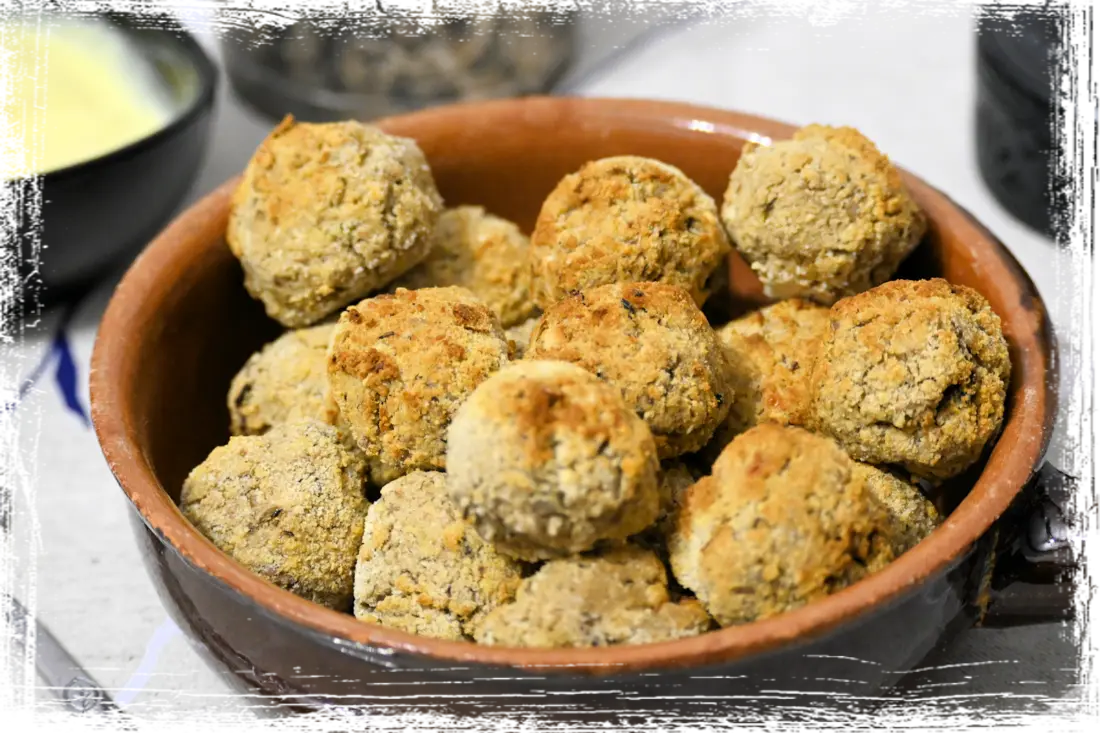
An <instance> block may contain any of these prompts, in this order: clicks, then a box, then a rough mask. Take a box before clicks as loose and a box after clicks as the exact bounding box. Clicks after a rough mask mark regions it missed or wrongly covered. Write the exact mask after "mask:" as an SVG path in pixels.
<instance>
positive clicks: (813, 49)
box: [21, 10, 1076, 713]
mask: <svg viewBox="0 0 1100 733" xmlns="http://www.w3.org/2000/svg"><path fill="white" fill-rule="evenodd" d="M638 27H639V26H638V25H635V26H632V27H630V28H629V32H635V31H636V30H637V29H638ZM605 32H607V31H601V32H599V33H596V34H589V36H590V38H591V37H593V36H595V38H596V39H597V41H592V42H590V43H593V45H591V46H589V47H588V49H587V51H586V53H589V54H591V53H593V52H595V50H596V49H597V48H600V49H606V47H607V46H608V45H609V42H608V41H607V40H606V36H604V35H603V34H604V33H605ZM620 35H621V34H620ZM601 38H603V43H602V45H600V46H598V47H597V46H596V45H594V44H595V43H596V42H598V40H599V39H601ZM222 91H223V96H222V99H221V106H220V109H219V112H218V120H217V123H216V128H215V133H214V139H213V141H212V146H211V149H210V151H209V154H208V159H207V163H206V167H205V169H204V172H203V174H202V177H201V179H200V181H199V183H198V185H197V187H196V194H198V193H203V192H205V191H207V190H209V189H210V188H212V187H213V186H215V185H217V184H219V183H221V182H222V181H223V180H224V179H226V178H227V177H229V176H230V175H232V174H234V173H236V172H237V171H239V170H240V169H241V168H242V167H243V165H244V163H245V161H246V160H247V159H248V157H249V155H251V153H252V151H253V149H254V148H255V146H256V144H257V143H258V142H259V140H260V139H261V138H262V137H263V135H264V133H265V132H266V130H267V129H268V127H269V124H268V123H267V122H266V121H262V120H258V119H256V118H254V117H252V116H251V115H250V114H249V113H247V112H245V111H243V110H242V109H241V108H240V107H239V106H238V105H236V104H234V103H233V102H232V101H231V100H230V99H228V98H227V97H226V96H225V92H226V88H225V86H223V90H222ZM579 91H581V92H582V93H584V94H589V95H600V96H629V97H649V98H662V99H676V100H684V101H691V102H697V103H702V104H709V105H713V106H719V107H727V108H735V109H741V110H745V111H749V112H754V113H759V114H763V115H767V116H771V117H776V118H779V119H784V120H788V121H791V122H798V123H805V122H810V121H821V122H830V123H841V124H852V125H855V126H857V127H859V128H861V129H862V130H864V131H865V132H866V133H867V134H868V135H869V136H870V137H871V138H872V139H874V140H875V141H876V142H877V143H879V145H880V146H881V147H882V148H883V149H884V150H885V151H886V152H887V153H888V154H889V155H890V156H891V157H892V158H894V159H895V160H897V161H898V162H899V163H900V164H901V165H903V166H905V167H907V168H909V169H911V170H912V171H914V172H915V173H917V174H919V175H921V176H922V177H924V178H925V179H927V180H928V181H929V182H930V183H932V184H933V185H935V186H937V187H939V188H940V189H942V190H944V191H945V192H946V193H947V194H948V195H950V196H952V197H953V198H954V199H956V200H957V201H958V202H959V203H960V204H962V205H963V206H965V207H967V208H969V209H970V211H971V212H973V213H974V214H975V215H976V216H977V218H978V219H980V220H981V221H983V222H984V223H985V224H986V225H987V226H988V227H989V228H990V229H991V230H992V231H993V232H994V233H995V234H997V235H998V236H1000V237H1001V238H1002V239H1003V240H1004V242H1005V243H1006V244H1007V245H1008V247H1009V248H1010V249H1011V250H1012V251H1013V252H1014V253H1015V254H1016V256H1017V257H1018V258H1019V259H1020V261H1021V262H1022V263H1023V265H1024V266H1025V268H1027V269H1028V271H1029V272H1030V274H1031V276H1032V277H1033V279H1034V280H1035V281H1036V283H1037V285H1038V287H1039V289H1040V291H1041V292H1042V294H1043V295H1044V297H1045V299H1046V302H1047V303H1048V304H1049V307H1050V309H1051V311H1052V318H1053V320H1054V322H1055V324H1056V326H1057V325H1058V324H1062V323H1064V318H1065V316H1066V314H1065V313H1063V312H1062V308H1061V307H1060V306H1059V303H1060V302H1061V301H1060V299H1059V297H1058V289H1057V284H1056V274H1055V264H1056V263H1057V261H1058V253H1057V252H1056V251H1055V249H1054V247H1053V246H1052V245H1051V244H1049V243H1047V242H1046V241H1044V240H1043V239H1041V238H1040V237H1038V236H1037V235H1035V234H1032V233H1031V232H1030V231H1028V230H1027V229H1025V228H1024V227H1023V226H1022V225H1020V224H1017V223H1016V222H1015V221H1014V220H1012V219H1011V218H1010V217H1009V216H1008V215H1007V214H1006V213H1005V212H1003V211H1002V210H1001V209H1000V208H999V206H998V205H997V204H996V203H995V202H994V200H993V199H992V197H991V196H990V195H989V194H988V193H987V192H986V191H985V189H984V188H983V186H982V184H981V181H980V179H979V176H978V172H977V169H976V166H975V164H974V153H973V149H972V138H971V109H972V99H973V93H974V59H973V35H972V30H971V21H970V19H969V18H968V17H966V16H965V15H962V14H958V13H955V14H952V13H943V12H941V13H939V14H937V15H930V16H921V15H917V14H915V13H914V12H911V10H910V11H902V12H899V11H893V14H889V13H885V14H877V15H872V16H869V17H865V18H862V19H860V20H844V21H840V22H838V23H836V24H831V25H819V26H815V25H813V24H810V23H808V22H805V21H802V20H799V19H795V18H785V19H784V20H783V22H782V23H779V22H775V21H773V20H764V19H739V20H737V21H736V23H724V22H707V23H703V24H699V25H694V26H691V27H687V28H682V29H679V30H677V31H676V32H672V33H669V34H666V35H663V36H661V37H659V38H658V39H657V40H655V41H654V42H653V43H652V44H651V45H649V46H648V47H647V48H645V49H643V50H641V51H639V52H637V53H635V54H633V55H631V56H629V57H628V58H626V59H625V60H624V61H623V62H622V63H621V64H619V65H617V66H615V67H614V68H611V69H609V70H607V72H606V73H605V74H603V75H602V76H600V77H597V78H593V79H591V80H590V81H589V82H588V83H587V84H586V85H585V86H583V87H581V88H580V90H579ZM112 289H113V288H111V287H105V288H104V289H103V290H102V291H101V292H100V294H99V297H98V298H97V299H94V300H93V301H92V302H89V303H88V304H86V306H85V307H84V308H83V309H82V310H81V312H80V314H78V317H77V319H76V321H75V323H74V324H73V327H72V329H71V336H72V339H73V349H74V356H75V359H76V364H77V367H78V370H79V373H78V379H79V383H80V385H81V390H82V400H83V403H84V404H85V405H86V404H87V387H86V384H87V363H88V357H89V355H90V352H91V346H92V342H93V339H94V332H95V326H96V322H97V319H98V315H99V313H100V312H101V309H102V306H103V305H104V303H105V302H106V298H107V297H109V294H110V292H111V290H112ZM51 319H52V317H51V316H47V318H46V319H45V324H46V325H48V324H49V323H50V322H51ZM45 347H46V344H44V343H31V344H28V348H29V349H30V350H32V351H35V350H39V349H42V348H45ZM25 363H33V359H28V360H27V362H25ZM1064 378H1065V379H1069V378H1071V377H1069V376H1065V377H1064ZM21 409H22V410H24V414H25V416H26V420H28V421H29V423H33V422H34V421H35V420H38V419H40V422H41V428H42V429H41V435H40V437H39V438H38V441H39V442H38V455H39V460H38V488H37V509H38V516H39V520H40V523H41V548H40V554H39V556H38V558H37V573H38V588H39V591H38V607H39V611H40V615H41V618H42V619H43V621H44V622H45V623H46V624H47V625H48V626H49V627H50V628H52V629H53V630H54V631H55V633H56V634H57V635H58V636H59V637H60V639H61V640H62V642H63V643H64V644H65V645H66V646H67V647H68V648H69V649H70V650H71V651H72V652H73V653H74V654H75V655H76V656H77V657H78V658H79V659H80V660H82V661H83V662H84V663H85V664H86V665H87V667H88V669H89V671H91V672H92V673H93V675H95V676H96V677H97V678H98V679H99V681H100V682H101V683H102V684H103V685H104V686H106V687H108V688H109V689H112V691H113V692H114V694H115V695H116V697H119V698H121V699H123V700H128V699H130V698H133V706H132V707H131V710H133V711H135V712H141V711H149V712H151V713H153V712H163V711H165V710H169V709H172V710H178V709H181V708H198V707H201V708H203V709H205V710H210V709H215V708H226V709H239V708H240V707H241V706H242V705H243V704H246V702H247V701H243V700H241V699H240V698H237V697H235V696H233V695H231V694H229V692H228V688H226V687H225V686H224V685H223V683H222V682H221V680H219V679H218V678H217V676H216V675H215V674H214V673H213V672H211V671H209V670H207V669H206V668H205V667H204V666H203V664H202V662H201V661H200V660H199V659H198V657H197V656H196V654H195V653H194V651H193V650H191V649H190V648H189V647H188V645H187V643H186V642H185V641H184V640H183V638H182V637H180V636H178V635H171V634H165V633H164V627H163V626H162V624H163V623H164V622H165V620H166V618H167V617H166V615H165V613H164V611H163V609H162V607H161V605H160V603H159V601H158V599H157V597H156V594H155V592H154V590H153V588H152V586H151V584H150V582H149V581H148V580H147V578H146V576H145V574H144V571H143V570H142V568H141V563H140V559H139V556H138V552H137V548H136V546H135V544H134V541H133V538H132V536H131V531H130V527H129V524H128V522H129V520H128V512H129V509H128V508H127V504H126V502H125V500H124V498H123V496H122V494H121V492H120V491H119V490H118V488H117V486H116V485H115V483H114V481H113V479H112V477H111V475H110V473H109V471H108V470H107V467H106V465H105V463H104V461H103V459H102V456H101V454H100V452H99V449H98V446H97V444H96V443H95V441H94V439H92V437H91V434H90V432H89V431H88V430H87V429H86V428H85V427H84V426H83V425H82V424H81V423H80V422H79V421H78V420H77V419H75V418H74V416H73V414H72V413H70V412H67V411H66V410H65V408H64V405H63V404H62V403H61V400H60V397H59V394H58V392H57V391H56V390H54V389H53V388H52V386H51V385H50V383H49V374H47V377H46V379H44V380H43V382H42V383H41V385H40V387H39V389H38V390H36V391H35V392H34V393H32V395H31V396H30V397H29V398H28V400H27V402H25V403H24V404H23V406H22V407H21ZM29 423H28V424H29ZM27 439H28V440H29V441H33V438H32V437H30V436H28V438H27ZM28 447H29V446H28ZM158 629H161V632H160V633H159V634H158ZM1064 634H1065V630H1064V629H1063V628H1062V627H1059V626H1035V627H1028V628H1023V629H1016V630H1011V631H995V630H976V631H972V632H968V633H967V634H965V635H964V636H963V637H962V638H961V639H960V640H959V641H958V642H957V643H956V644H955V645H954V646H953V647H952V648H951V649H949V650H946V651H944V652H943V653H942V654H940V655H938V656H937V658H936V659H935V660H933V661H934V663H935V664H937V665H954V666H947V667H944V668H943V669H938V670H929V671H924V672H920V673H918V674H917V675H914V676H913V677H912V678H911V679H910V680H909V681H908V683H907V690H908V692H907V694H908V695H939V694H947V693H950V694H952V695H983V694H1001V693H1003V694H1005V695H1019V694H1029V695H1051V696H1061V695H1063V694H1065V692H1066V690H1067V689H1068V686H1069V684H1070V683H1071V682H1072V677H1073V675H1072V670H1073V669H1074V667H1075V666H1076V665H1075V661H1074V659H1073V647H1072V645H1071V644H1070V642H1069V641H1068V640H1066V638H1065V636H1064ZM146 655H148V659H145V660H144V662H143V658H145V657H146ZM139 667H140V668H142V669H144V670H146V671H151V672H153V674H152V676H151V677H149V678H148V680H146V681H144V682H143V683H142V684H141V685H140V686H139V687H140V689H134V690H132V691H130V692H126V691H123V690H120V689H119V688H120V687H122V686H124V685H126V683H127V681H128V680H131V678H132V677H133V675H134V674H135V673H136V672H137V671H138V670H139ZM39 696H40V698H41V699H42V700H44V701H45V700H48V695H47V694H45V692H41V693H40V695H39ZM1001 704H1008V701H1007V699H1006V700H1004V701H1002V703H1001Z"/></svg>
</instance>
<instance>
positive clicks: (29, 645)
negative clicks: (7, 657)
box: [0, 588, 141, 733]
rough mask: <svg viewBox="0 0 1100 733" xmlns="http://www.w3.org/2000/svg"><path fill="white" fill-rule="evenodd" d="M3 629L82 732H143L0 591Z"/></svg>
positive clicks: (32, 620) (58, 645) (18, 605)
mask: <svg viewBox="0 0 1100 733" xmlns="http://www.w3.org/2000/svg"><path fill="white" fill-rule="evenodd" d="M0 626H7V627H8V628H9V630H10V631H11V635H12V636H13V637H14V638H15V643H17V644H19V646H20V648H21V649H23V654H25V655H26V658H27V659H30V660H31V664H33V665H34V667H35V669H37V671H38V675H40V676H41V677H42V679H43V680H45V682H46V685H48V686H50V688H51V689H52V690H53V692H54V694H55V696H56V697H57V699H58V701H61V703H62V704H63V705H64V707H65V711H66V712H67V713H68V715H69V718H70V719H72V720H73V723H74V724H75V726H76V730H78V731H81V733H141V729H139V727H138V726H136V725H134V723H133V721H131V720H130V719H129V718H127V715H125V713H123V712H122V711H121V710H119V708H118V705H116V704H114V702H113V701H112V700H111V699H110V698H109V697H108V696H107V692H106V691H105V690H103V688H101V687H100V686H99V685H97V683H96V682H95V680H92V679H91V677H90V676H89V675H88V672H86V671H85V670H84V669H83V668H81V667H80V665H79V664H78V663H77V661H76V659H74V658H73V657H72V656H69V653H68V652H66V650H65V647H63V646H62V645H61V644H59V643H58V642H57V639H56V638H54V636H53V635H52V634H51V633H50V632H48V631H46V627H45V626H43V625H42V624H41V623H38V621H37V620H36V619H35V617H34V616H32V615H31V614H30V613H27V611H26V609H24V608H23V605H22V604H21V603H20V602H19V601H17V600H15V599H14V598H12V595H11V594H10V593H8V592H7V591H4V589H3V588H0Z"/></svg>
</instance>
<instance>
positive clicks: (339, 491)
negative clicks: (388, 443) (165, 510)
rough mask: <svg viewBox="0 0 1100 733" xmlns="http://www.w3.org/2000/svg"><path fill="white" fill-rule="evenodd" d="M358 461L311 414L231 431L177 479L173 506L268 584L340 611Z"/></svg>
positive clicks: (346, 588) (359, 481) (361, 508)
mask: <svg viewBox="0 0 1100 733" xmlns="http://www.w3.org/2000/svg"><path fill="white" fill-rule="evenodd" d="M364 472H365V467H364V465H363V461H362V458H361V457H359V456H358V455H356V454H355V453H353V452H351V451H348V450H347V449H346V448H344V446H343V445H342V444H341V443H340V440H339V436H338V435H337V431H336V429H335V428H333V427H332V426H330V425H326V424H324V423H321V422H317V421H315V420H307V421H299V422H291V423H284V424H282V425H276V426H275V427H272V428H271V429H270V430H268V431H267V432H266V433H264V434H263V435H247V436H235V437H232V438H230V439H229V443H228V444H227V445H224V446H221V447H219V448H215V449H214V450H213V451H211V453H210V455H209V456H208V457H207V459H206V460H205V461H203V462H202V463H201V464H200V465H199V466H197V467H196V468H195V469H194V470H193V471H191V473H190V475H188V477H187V479H186V480H185V481H184V482H183V489H182V492H181V494H180V510H181V511H182V512H183V515H184V516H185V517H187V519H188V520H189V521H190V522H191V523H192V524H193V525H195V528H196V529H198V530H199V531H200V532H202V533H203V534H204V535H206V537H208V538H209V539H210V541H211V542H213V543H214V544H215V545H217V546H218V548H219V549H220V550H222V551H223V552H225V553H226V554H228V555H229V556H230V557H232V558H233V559H234V560H236V561H237V562H239V563H241V564H242V565H244V566H245V567H247V568H248V569H249V570H251V571H253V572H254V573H257V574H259V575H262V576H263V577H264V578H266V579H267V580H269V581H271V582H272V583H274V584H275V585H277V586H279V587H281V588H285V589H286V590H289V591H291V592H292V593H297V594H298V595H300V596H302V597H303V598H307V599H309V600H311V601H314V602H315V603H320V604H322V605H325V606H328V607H329V608H333V609H336V610H338V611H346V610H347V609H348V607H349V606H350V604H351V599H352V578H353V574H354V571H355V556H356V553H357V552H358V551H359V542H360V540H361V538H362V536H363V517H364V515H365V514H366V512H367V500H366V498H365V497H364V494H363V477H364Z"/></svg>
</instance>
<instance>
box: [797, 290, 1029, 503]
mask: <svg viewBox="0 0 1100 733" xmlns="http://www.w3.org/2000/svg"><path fill="white" fill-rule="evenodd" d="M829 318H830V328H829V329H828V332H827V335H826V338H825V341H824V343H823V344H822V346H821V351H820V353H819V356H818V358H817V361H816V362H815V366H814V371H813V375H812V377H811V393H812V397H811V407H810V413H809V414H810V418H809V425H810V426H811V427H812V429H814V430H816V431H818V432H821V433H825V434H827V435H831V436H832V437H834V438H835V439H836V440H838V441H839V442H840V444H841V445H842V446H844V448H845V450H847V451H848V453H849V454H850V455H851V456H852V457H853V458H855V459H856V460H858V461H863V462H866V463H872V464H880V465H896V466H900V467H902V468H904V469H905V470H907V471H909V472H910V473H911V474H913V475H915V476H918V477H920V478H924V479H927V480H929V481H934V482H935V481H942V480H944V479H947V478H950V477H952V476H955V475H957V474H959V473H961V472H962V471H963V470H965V469H966V468H967V467H968V466H970V465H971V464H973V463H974V462H976V461H977V460H978V458H979V457H980V456H981V453H982V450H983V448H984V447H985V445H986V444H987V443H988V442H989V441H990V439H992V438H993V436H994V435H995V434H996V433H997V432H998V431H999V430H1000V428H1001V424H1002V420H1003V418H1004V406H1005V395H1006V391H1007V386H1008V381H1009V376H1010V372H1011V363H1010V361H1009V355H1008V345H1007V343H1006V341H1005V338H1004V335H1003V334H1002V333H1001V320H1000V318H998V317H997V314H996V313H994V312H993V310H992V309H991V308H990V307H989V303H988V302H986V300H985V299H984V298H983V297H982V296H981V295H980V294H978V293H977V292H976V291H974V290H972V289H970V288H968V287H965V286H961V285H951V284H950V283H948V282H947V281H945V280H941V279H934V280H916V281H914V280H895V281H892V282H888V283H886V284H884V285H880V286H879V287H877V288H874V289H873V290H869V291H867V292H865V293H862V294H860V295H856V296H853V297H851V298H846V299H844V300H842V301H840V302H838V303H837V304H836V305H834V306H833V307H832V309H831V311H830V313H829Z"/></svg>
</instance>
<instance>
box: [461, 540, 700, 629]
mask: <svg viewBox="0 0 1100 733" xmlns="http://www.w3.org/2000/svg"><path fill="white" fill-rule="evenodd" d="M711 626H712V621H711V619H710V617H709V616H707V613H706V611H704V610H703V607H702V605H700V603H699V602H698V601H697V600H695V599H693V598H690V599H684V600H681V601H679V602H673V601H672V600H671V599H670V597H669V592H668V582H667V577H666V574H665V568H664V565H662V564H661V561H660V560H659V559H657V556H656V555H654V554H653V553H652V552H649V551H648V550H644V549H642V548H640V547H636V546H633V545H625V546H622V547H616V548H613V549H609V550H605V551H603V552H600V553H593V554H590V555H582V556H577V557H569V558H562V559H558V560H551V561H549V562H547V563H546V564H545V565H543V566H542V567H541V568H539V570H538V571H537V572H536V573H535V574H534V575H532V576H531V577H529V578H526V579H525V580H524V581H523V582H522V584H521V585H520V588H519V592H518V593H517V594H516V599H515V600H514V601H513V602H511V603H507V604H505V605H502V606H498V607H497V608H496V609H494V610H493V611H490V612H489V614H488V615H487V616H486V617H485V620H484V621H483V622H482V623H481V624H480V625H479V626H477V627H476V628H475V631H474V638H475V639H476V640H477V641H478V642H480V643H482V644H489V645H496V646H510V647H541V648H562V647H597V646H611V645H615V644H648V643H653V642H658V641H669V640H671V639H683V638H686V637H689V636H696V635H698V634H701V633H703V632H704V631H707V630H709V629H710V628H711Z"/></svg>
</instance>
